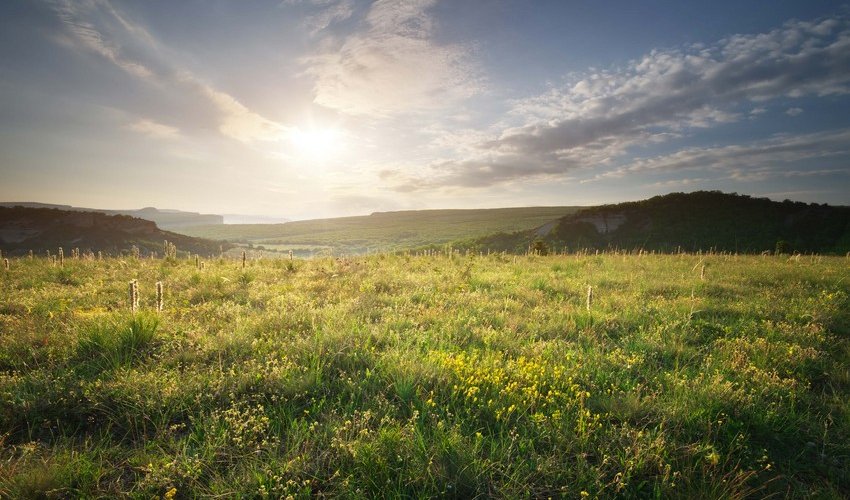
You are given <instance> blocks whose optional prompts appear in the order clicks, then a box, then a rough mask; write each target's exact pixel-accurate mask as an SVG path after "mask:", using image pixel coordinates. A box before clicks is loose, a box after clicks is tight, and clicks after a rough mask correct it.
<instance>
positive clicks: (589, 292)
mask: <svg viewBox="0 0 850 500" xmlns="http://www.w3.org/2000/svg"><path fill="white" fill-rule="evenodd" d="M591 306H593V287H592V286H591V285H587V310H588V311H590V308H591Z"/></svg>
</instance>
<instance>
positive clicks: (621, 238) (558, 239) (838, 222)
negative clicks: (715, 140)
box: [468, 191, 850, 254]
mask: <svg viewBox="0 0 850 500" xmlns="http://www.w3.org/2000/svg"><path fill="white" fill-rule="evenodd" d="M535 241H540V242H542V243H537V245H538V246H541V245H543V246H545V247H546V248H550V249H558V250H561V249H566V250H569V251H576V250H581V249H590V250H595V249H599V250H607V249H622V250H638V249H642V250H647V251H659V252H676V251H679V250H681V251H688V252H696V251H708V250H714V251H718V252H738V253H761V252H766V251H769V252H778V253H794V252H800V253H821V254H844V253H846V252H848V251H850V207H844V206H830V205H826V204H823V205H819V204H817V203H811V204H806V203H801V202H793V201H790V200H785V201H782V202H775V201H772V200H769V199H767V198H753V197H750V196H746V195H739V194H737V193H732V194H727V193H722V192H719V191H697V192H693V193H671V194H668V195H664V196H656V197H653V198H649V199H647V200H643V201H636V202H628V203H618V204H614V205H601V206H598V207H590V208H585V209H582V210H579V211H578V212H576V213H575V214H572V215H568V216H565V217H563V218H561V219H560V220H559V221H558V222H557V224H554V225H552V226H551V227H541V228H538V229H536V230H532V231H523V232H520V233H512V234H497V235H492V236H487V237H484V238H480V239H477V240H474V241H472V242H469V243H468V246H471V247H474V248H476V249H491V250H499V251H502V250H504V251H510V252H525V251H526V250H527V249H528V248H529V247H530V246H531V245H532V244H534V242H535Z"/></svg>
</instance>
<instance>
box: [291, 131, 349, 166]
mask: <svg viewBox="0 0 850 500" xmlns="http://www.w3.org/2000/svg"><path fill="white" fill-rule="evenodd" d="M289 140H290V141H291V142H292V145H293V146H294V148H295V150H296V151H297V152H298V154H299V156H301V157H302V158H304V159H309V160H314V161H326V160H330V159H333V158H334V157H336V156H337V155H338V154H339V152H340V151H341V149H342V142H343V137H342V134H341V133H340V132H339V131H338V130H336V129H333V128H310V129H301V128H296V129H294V130H293V131H292V132H290V135H289Z"/></svg>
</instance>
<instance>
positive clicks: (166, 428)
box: [0, 255, 850, 498]
mask: <svg viewBox="0 0 850 500" xmlns="http://www.w3.org/2000/svg"><path fill="white" fill-rule="evenodd" d="M700 259H704V262H705V263H707V270H706V279H705V280H701V279H700V266H699V265H697V264H698V263H699V261H700ZM248 264H249V265H248V267H247V268H246V269H244V270H243V269H241V262H239V261H236V260H216V261H211V262H207V266H206V268H205V269H204V270H198V269H196V268H195V266H194V262H189V261H173V260H172V261H151V260H142V261H136V260H116V259H107V260H104V261H99V262H94V261H78V260H71V259H68V260H66V264H65V267H64V268H59V267H52V266H51V265H50V264H49V263H47V262H45V260H44V259H35V260H27V259H21V260H18V259H13V260H12V261H11V269H10V271H8V272H2V274H0V497H9V498H29V497H39V496H41V497H60V498H77V497H87V498H93V497H101V498H107V497H109V498H112V497H122V496H131V497H137V498H151V497H153V496H159V497H161V498H162V497H163V496H169V495H173V496H174V497H175V498H194V497H204V496H219V497H240V496H241V497H248V498H256V497H265V496H268V497H273V498H277V497H286V496H287V495H292V496H293V497H296V498H297V497H305V498H306V497H309V496H316V495H326V496H341V497H351V498H373V497H399V496H405V497H410V496H413V497H435V496H445V497H455V498H474V497H491V496H496V497H512V498H528V497H566V498H582V497H583V496H589V497H617V498H646V497H655V498H695V497H699V498H746V497H758V498H761V497H768V496H777V497H796V498H810V497H820V498H846V497H847V496H850V341H848V336H849V335H850V316H848V310H850V303H849V302H850V300H848V294H850V290H849V289H850V280H848V278H850V273H848V264H850V261H848V260H847V259H846V258H837V257H832V258H819V257H815V258H810V257H806V258H799V259H787V258H779V257H754V256H717V255H712V256H702V257H700V256H694V255H675V256H667V255H643V256H637V255H599V256H595V255H594V256H550V257H524V256H523V257H513V256H502V255H491V256H487V257H478V256H469V257H461V256H453V257H451V258H449V257H445V256H441V257H430V258H429V257H408V256H405V255H376V256H370V257H358V258H354V259H346V260H335V259H329V258H326V259H314V260H310V261H303V260H296V261H294V262H289V261H288V260H287V259H284V260H264V261H251V262H249V263H248ZM131 279H137V280H138V283H139V292H140V298H141V300H140V306H141V311H140V312H137V313H136V314H135V315H134V314H132V313H130V311H129V306H128V304H127V296H126V294H127V290H126V286H127V282H128V281H129V280H131ZM156 281H163V282H164V283H165V287H166V293H165V310H164V311H163V312H162V313H159V314H157V313H155V312H153V309H154V307H155V304H154V300H155V299H154V283H155V282H156ZM588 285H592V286H593V294H594V296H593V304H592V307H591V310H590V311H588V310H587V309H586V295H587V286H588Z"/></svg>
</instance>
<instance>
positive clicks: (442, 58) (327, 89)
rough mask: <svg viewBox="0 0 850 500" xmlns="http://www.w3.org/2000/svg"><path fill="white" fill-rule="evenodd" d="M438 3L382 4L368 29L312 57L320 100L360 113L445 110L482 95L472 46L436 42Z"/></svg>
mask: <svg viewBox="0 0 850 500" xmlns="http://www.w3.org/2000/svg"><path fill="white" fill-rule="evenodd" d="M435 3H436V1H435V0H410V1H406V2H395V1H389V0H378V1H376V2H374V3H373V4H372V6H371V7H370V9H369V12H368V14H367V15H366V19H365V26H366V29H365V30H364V31H361V32H357V33H355V34H352V35H351V36H349V37H347V38H345V39H344V40H343V41H342V42H341V43H338V44H332V43H330V42H329V43H330V46H329V48H328V49H327V50H325V51H323V52H322V53H320V54H317V55H314V56H311V57H307V58H305V59H304V60H303V61H304V63H305V64H306V66H307V69H306V74H307V75H309V76H311V77H312V78H313V79H314V81H315V84H314V87H313V90H314V94H315V98H314V101H315V102H316V103H317V104H320V105H322V106H325V107H328V108H333V109H336V110H339V111H342V112H344V113H348V114H354V115H373V116H388V115H395V114H400V113H407V112H418V111H423V110H434V109H443V108H446V107H448V106H451V105H452V104H453V103H455V102H457V101H458V100H460V99H463V98H466V97H469V96H471V95H474V94H475V93H476V92H478V91H479V88H480V86H479V84H478V81H477V78H476V77H475V74H474V70H473V69H472V68H474V65H473V64H472V61H471V58H470V51H469V49H468V48H466V47H464V46H461V45H457V44H437V43H435V42H434V20H433V18H432V16H431V15H430V14H429V12H428V9H429V8H431V7H432V6H433V5H434V4H435Z"/></svg>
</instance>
